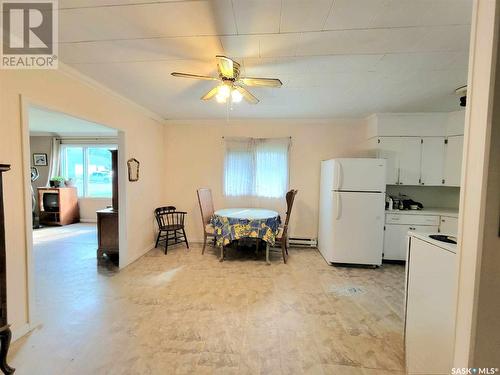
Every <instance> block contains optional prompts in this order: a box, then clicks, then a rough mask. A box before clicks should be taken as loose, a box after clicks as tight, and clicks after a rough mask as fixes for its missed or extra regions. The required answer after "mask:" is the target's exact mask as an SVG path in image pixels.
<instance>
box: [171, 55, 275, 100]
mask: <svg viewBox="0 0 500 375" xmlns="http://www.w3.org/2000/svg"><path fill="white" fill-rule="evenodd" d="M215 58H216V59H217V69H218V72H219V76H218V77H212V76H207V75H200V74H191V73H180V72H172V73H171V74H172V75H173V76H174V77H181V78H192V79H201V80H209V81H218V82H219V85H218V86H215V87H213V88H212V89H211V90H210V91H209V92H207V93H206V94H205V95H203V96H202V97H201V100H205V101H208V100H210V99H212V98H213V97H214V96H215V99H216V100H217V102H218V103H227V101H228V99H229V98H230V100H231V103H239V102H241V101H242V100H243V99H245V101H247V102H248V103H250V104H257V103H259V99H257V98H256V97H255V96H254V95H253V94H252V93H251V92H250V91H248V90H247V89H246V86H249V87H273V88H274V87H281V86H282V85H283V83H282V82H281V81H280V80H279V79H278V78H259V77H240V64H239V63H237V62H236V61H234V60H233V59H230V58H229V57H226V56H221V55H217V56H215Z"/></svg>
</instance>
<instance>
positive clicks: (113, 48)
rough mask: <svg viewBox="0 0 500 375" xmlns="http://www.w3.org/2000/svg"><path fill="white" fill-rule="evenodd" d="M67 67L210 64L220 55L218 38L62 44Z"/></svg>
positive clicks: (63, 58) (61, 52)
mask: <svg viewBox="0 0 500 375" xmlns="http://www.w3.org/2000/svg"><path fill="white" fill-rule="evenodd" d="M59 50H60V55H61V59H62V60H63V61H65V62H67V63H103V62H133V61H148V60H149V61H150V60H178V59H193V60H207V59H208V60H210V59H214V58H215V55H217V54H219V53H221V52H222V46H221V44H220V40H219V38H218V37H214V36H205V37H203V36H202V37H186V38H154V39H132V40H118V41H109V42H108V41H98V42H85V43H65V44H64V43H63V44H61V45H60V47H59Z"/></svg>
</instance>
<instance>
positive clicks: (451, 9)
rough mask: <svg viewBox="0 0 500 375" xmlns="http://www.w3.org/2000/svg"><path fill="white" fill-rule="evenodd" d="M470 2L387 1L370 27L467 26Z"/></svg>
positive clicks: (470, 9) (438, 0)
mask: <svg viewBox="0 0 500 375" xmlns="http://www.w3.org/2000/svg"><path fill="white" fill-rule="evenodd" d="M471 14H472V1H471V0H437V1H436V0H389V2H388V3H387V4H386V5H385V6H384V11H383V12H380V13H378V14H377V15H376V16H375V17H374V19H373V21H372V23H371V24H370V27H401V26H433V25H453V24H460V25H463V24H469V23H470V19H471Z"/></svg>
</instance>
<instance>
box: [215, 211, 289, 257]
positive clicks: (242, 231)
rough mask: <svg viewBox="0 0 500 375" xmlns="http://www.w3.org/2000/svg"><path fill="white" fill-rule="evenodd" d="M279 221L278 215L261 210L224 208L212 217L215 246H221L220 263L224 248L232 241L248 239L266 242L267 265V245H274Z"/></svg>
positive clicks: (267, 255)
mask: <svg viewBox="0 0 500 375" xmlns="http://www.w3.org/2000/svg"><path fill="white" fill-rule="evenodd" d="M280 223H281V219H280V216H279V213H278V212H276V211H273V210H267V209H263V208H224V209H221V210H217V211H215V213H214V216H213V217H212V224H213V225H214V227H215V235H216V239H217V245H219V246H221V261H222V260H223V259H224V246H225V245H227V244H229V243H230V242H232V241H234V240H238V239H240V238H245V237H250V238H258V239H261V240H264V241H265V242H266V262H267V263H268V264H269V245H274V241H275V238H276V235H277V234H278V230H279V225H280Z"/></svg>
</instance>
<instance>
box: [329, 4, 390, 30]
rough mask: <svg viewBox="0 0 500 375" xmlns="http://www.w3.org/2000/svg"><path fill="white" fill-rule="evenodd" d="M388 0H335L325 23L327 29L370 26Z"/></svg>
mask: <svg viewBox="0 0 500 375" xmlns="http://www.w3.org/2000/svg"><path fill="white" fill-rule="evenodd" d="M387 2H388V0H335V1H334V2H333V7H332V10H331V11H330V14H329V17H328V18H327V20H326V23H325V30H342V29H358V28H365V27H369V26H370V24H371V23H372V21H373V19H374V18H375V17H376V16H377V15H378V14H380V13H382V12H383V11H384V6H385V5H386V4H387Z"/></svg>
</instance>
